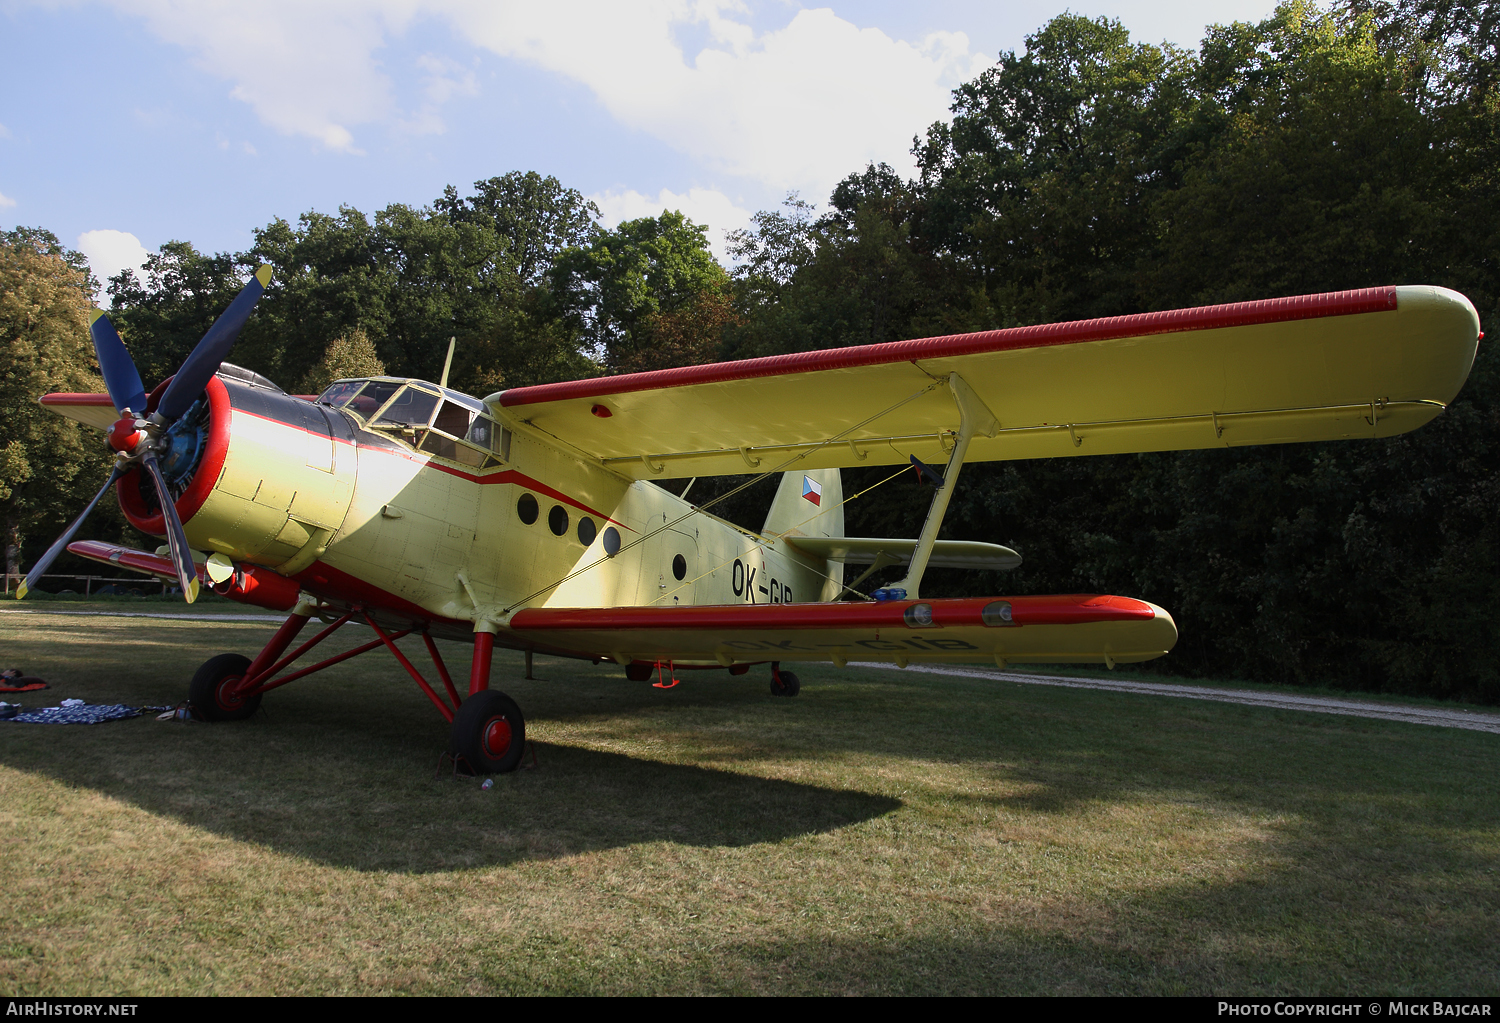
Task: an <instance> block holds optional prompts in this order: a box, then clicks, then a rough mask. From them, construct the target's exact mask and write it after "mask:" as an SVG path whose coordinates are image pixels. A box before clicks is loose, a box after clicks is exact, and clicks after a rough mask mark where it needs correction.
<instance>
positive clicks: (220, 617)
mask: <svg viewBox="0 0 1500 1023" xmlns="http://www.w3.org/2000/svg"><path fill="white" fill-rule="evenodd" d="M0 614H8V615H18V614H34V615H80V616H82V617H85V618H178V619H183V620H186V621H193V622H284V621H286V615H239V614H214V613H212V612H208V613H204V612H202V611H53V610H52V609H51V608H46V607H7V608H0Z"/></svg>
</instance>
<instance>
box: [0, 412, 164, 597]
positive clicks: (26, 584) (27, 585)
mask: <svg viewBox="0 0 1500 1023" xmlns="http://www.w3.org/2000/svg"><path fill="white" fill-rule="evenodd" d="M137 386H139V385H137ZM122 475H124V474H123V473H121V472H120V466H119V465H118V464H116V465H115V468H114V471H113V472H111V473H110V474H109V479H108V480H106V481H105V484H104V486H103V487H101V488H100V489H99V492H98V493H97V494H95V495H94V499H93V500H92V501H90V502H89V506H88V507H87V508H85V509H84V510H83V513H82V514H81V515H79V516H78V518H76V519H74V520H73V524H72V525H71V526H69V527H68V528H67V529H65V530H63V534H62V536H60V537H58V538H57V540H56V541H55V542H54V543H53V544H52V546H51V547H48V548H47V553H46V554H43V555H42V556H41V558H40V559H39V560H38V561H37V563H36V564H35V565H33V566H32V567H31V574H30V575H28V576H27V577H26V579H25V580H24V581H23V582H22V583H21V585H20V586H17V587H16V599H17V600H24V599H25V598H26V594H27V593H29V592H31V588H32V587H33V586H35V585H36V583H37V580H38V579H40V578H41V577H42V573H44V572H46V571H47V569H49V568H51V567H52V563H53V562H54V561H56V560H57V556H58V555H59V554H61V553H62V552H63V548H65V547H67V546H68V544H69V543H71V542H72V540H73V534H74V533H77V532H78V527H79V526H81V525H83V520H84V519H86V518H88V517H89V512H91V511H93V510H94V506H95V505H97V504H98V503H99V499H100V498H101V497H103V496H104V493H105V491H107V490H108V489H109V488H110V487H112V486H114V485H115V480H117V479H119V478H120V477H121V476H122Z"/></svg>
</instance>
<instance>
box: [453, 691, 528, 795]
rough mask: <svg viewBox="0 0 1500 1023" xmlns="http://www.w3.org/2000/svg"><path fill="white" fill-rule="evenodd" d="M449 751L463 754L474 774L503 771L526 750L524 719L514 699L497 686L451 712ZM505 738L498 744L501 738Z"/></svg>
mask: <svg viewBox="0 0 1500 1023" xmlns="http://www.w3.org/2000/svg"><path fill="white" fill-rule="evenodd" d="M449 735H450V739H449V744H448V752H449V753H452V754H453V755H454V756H455V757H463V758H464V763H466V764H468V765H469V768H470V770H472V771H473V772H474V773H475V774H505V773H507V772H509V771H514V770H515V769H516V768H517V767H519V766H520V765H521V756H522V754H524V753H525V752H526V719H525V718H524V717H522V716H521V708H520V707H518V706H516V701H515V700H512V699H511V698H510V697H509V696H506V695H505V694H504V693H502V692H500V691H499V690H498V689H483V690H480V691H479V692H477V693H475V694H474V695H473V696H470V697H468V698H467V699H465V700H464V702H463V705H462V706H460V707H459V708H458V713H457V714H455V715H453V729H452V731H451V732H450V733H449ZM502 738H504V739H505V746H504V748H503V749H502V748H500V745H499V741H498V740H500V739H502Z"/></svg>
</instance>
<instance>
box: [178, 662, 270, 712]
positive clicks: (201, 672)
mask: <svg viewBox="0 0 1500 1023" xmlns="http://www.w3.org/2000/svg"><path fill="white" fill-rule="evenodd" d="M249 667H250V658H248V657H246V656H244V655H243V654H220V655H219V656H217V657H210V658H209V659H208V660H206V661H204V662H203V666H202V667H201V668H199V669H198V670H197V671H196V672H195V673H194V674H193V680H192V681H191V682H189V683H188V706H190V707H191V708H192V709H193V717H195V718H197V719H198V720H199V721H243V720H244V719H245V718H247V717H249V716H250V715H251V714H254V713H255V712H256V711H258V710H260V698H261V694H260V693H256V694H255V695H254V696H250V697H246V698H245V699H242V700H231V699H229V698H228V697H227V695H226V694H225V692H224V690H225V688H226V686H225V684H226V683H228V682H233V681H234V680H236V679H240V678H244V677H245V671H246V669H248V668H249Z"/></svg>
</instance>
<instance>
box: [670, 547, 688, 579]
mask: <svg viewBox="0 0 1500 1023" xmlns="http://www.w3.org/2000/svg"><path fill="white" fill-rule="evenodd" d="M686 575H687V558H684V557H683V556H682V555H681V554H679V555H677V556H676V557H675V558H673V559H672V578H674V579H676V580H677V581H678V582H681V581H682V579H683V577H684V576H686Z"/></svg>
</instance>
